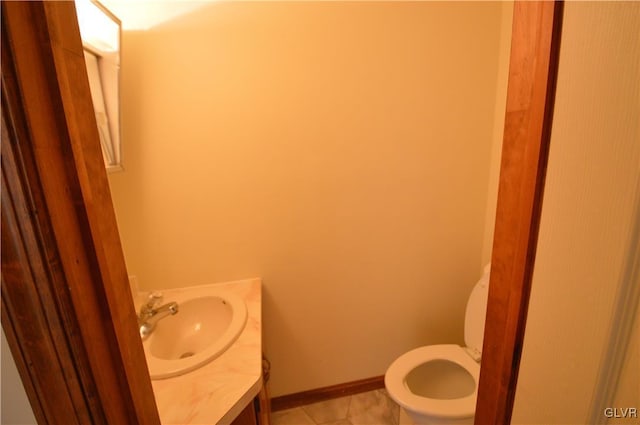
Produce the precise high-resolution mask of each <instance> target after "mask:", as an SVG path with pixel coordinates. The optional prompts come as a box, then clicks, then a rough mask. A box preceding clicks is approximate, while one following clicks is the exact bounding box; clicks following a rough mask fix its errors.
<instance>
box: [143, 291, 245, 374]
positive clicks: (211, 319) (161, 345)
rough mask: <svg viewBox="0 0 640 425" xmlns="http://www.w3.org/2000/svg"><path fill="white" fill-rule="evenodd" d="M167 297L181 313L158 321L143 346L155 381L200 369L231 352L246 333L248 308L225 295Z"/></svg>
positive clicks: (233, 297)
mask: <svg viewBox="0 0 640 425" xmlns="http://www.w3.org/2000/svg"><path fill="white" fill-rule="evenodd" d="M179 294H181V295H174V296H172V295H171V293H170V292H167V293H165V302H171V301H176V302H177V303H178V312H177V313H176V314H175V315H172V316H167V317H164V318H163V319H161V320H160V321H158V323H157V325H156V327H155V329H154V331H153V332H152V333H151V335H150V336H149V337H148V338H147V339H146V340H145V341H144V342H143V346H144V353H145V356H146V358H147V365H148V366H149V374H150V375H151V379H163V378H170V377H172V376H177V375H182V374H184V373H187V372H189V371H192V370H194V369H197V368H199V367H201V366H203V365H205V364H206V363H208V362H210V361H211V360H213V359H215V358H216V357H218V356H220V355H221V354H222V353H224V351H225V350H226V349H227V348H229V346H230V345H231V344H233V342H234V341H235V340H236V338H237V337H238V335H240V333H241V332H242V329H243V328H244V325H245V322H246V320H247V306H246V304H245V303H244V301H243V300H242V299H241V298H239V297H238V296H236V295H234V294H230V293H225V292H216V291H207V292H204V293H194V292H192V293H191V294H189V293H188V292H187V293H180V292H179Z"/></svg>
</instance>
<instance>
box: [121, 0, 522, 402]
mask: <svg viewBox="0 0 640 425" xmlns="http://www.w3.org/2000/svg"><path fill="white" fill-rule="evenodd" d="M503 9H504V10H505V13H510V9H509V7H506V6H505V5H503V4H500V3H486V2H472V3H457V2H453V3H435V2H406V3H404V2H403V3H384V2H371V3H367V2H345V3H340V2H285V3H275V2H257V3H249V2H213V3H207V4H203V6H202V7H200V8H199V9H197V11H196V12H195V13H191V14H186V15H183V16H181V17H179V18H177V19H174V20H172V21H168V22H165V23H163V24H160V25H158V26H155V27H153V28H150V29H148V30H146V31H126V32H125V33H124V40H123V59H122V64H123V65H122V85H123V87H122V128H123V132H124V133H123V141H124V152H123V156H124V167H125V171H124V172H122V173H116V174H111V175H110V182H111V187H112V192H113V198H114V203H115V207H116V212H117V216H118V223H119V226H120V232H121V235H122V240H123V245H124V250H125V255H126V259H127V266H128V268H129V271H130V273H131V274H133V275H136V276H137V278H138V281H139V285H140V287H141V288H143V289H145V288H146V289H150V288H169V287H176V286H184V285H193V284H201V283H211V282H220V281H228V280H233V279H239V278H246V277H254V276H260V277H262V278H263V280H264V292H263V294H264V310H263V311H264V315H263V320H264V341H265V347H264V349H265V351H266V354H267V355H268V357H269V358H270V359H271V361H272V365H273V372H272V382H271V390H272V395H274V396H277V395H282V394H288V393H293V392H297V391H302V390H306V389H310V388H318V387H322V386H326V385H331V384H337V383H342V382H348V381H352V380H356V379H361V378H367V377H371V376H376V375H381V374H383V373H384V372H385V370H386V368H387V367H388V365H389V364H390V363H391V361H392V360H393V359H395V358H396V357H397V356H398V355H400V354H401V353H402V352H404V351H406V350H408V349H410V348H413V347H416V346H419V345H423V344H434V343H444V342H452V343H462V327H463V315H464V308H465V303H466V300H467V295H468V293H469V291H470V290H471V287H472V286H473V284H474V283H475V282H476V280H477V279H478V277H479V275H480V272H481V263H482V262H483V243H484V238H485V236H486V235H485V221H486V220H487V218H486V216H485V214H486V212H487V197H488V194H489V189H488V188H489V172H490V170H489V168H490V165H491V162H492V161H491V155H492V143H493V142H494V141H495V140H494V139H495V134H496V132H495V131H494V126H496V125H499V127H500V131H499V133H501V126H502V125H501V123H499V121H500V120H496V119H495V115H494V114H495V113H496V110H499V111H498V112H499V113H500V114H502V111H503V110H504V108H503V107H502V108H499V107H496V93H497V92H498V91H499V90H498V88H499V87H501V86H504V75H503V74H504V71H502V72H501V74H500V75H503V77H502V81H501V85H498V78H497V76H498V75H499V70H501V69H502V70H504V66H502V67H501V66H500V65H499V61H500V59H502V60H503V61H504V60H506V58H507V55H506V54H505V53H504V51H505V49H508V43H504V42H502V43H501V40H500V36H501V31H502V27H501V24H502V17H501V16H502V12H503ZM125 25H126V22H125ZM501 48H502V54H501V52H500V49H501ZM497 123H499V124H497ZM494 156H495V154H494ZM494 166H497V164H496V165H494ZM494 196H495V195H494ZM493 202H495V199H494V200H493ZM490 221H491V225H492V224H493V220H490ZM485 245H486V243H485Z"/></svg>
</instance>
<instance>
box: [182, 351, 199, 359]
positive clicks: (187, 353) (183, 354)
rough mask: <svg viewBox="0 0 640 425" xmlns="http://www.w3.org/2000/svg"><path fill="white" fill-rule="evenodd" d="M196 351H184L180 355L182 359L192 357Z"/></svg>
mask: <svg viewBox="0 0 640 425" xmlns="http://www.w3.org/2000/svg"><path fill="white" fill-rule="evenodd" d="M194 354H195V353H192V352H191V351H187V352H186V353H182V355H181V356H180V358H181V359H186V358H187V357H191V356H193V355H194Z"/></svg>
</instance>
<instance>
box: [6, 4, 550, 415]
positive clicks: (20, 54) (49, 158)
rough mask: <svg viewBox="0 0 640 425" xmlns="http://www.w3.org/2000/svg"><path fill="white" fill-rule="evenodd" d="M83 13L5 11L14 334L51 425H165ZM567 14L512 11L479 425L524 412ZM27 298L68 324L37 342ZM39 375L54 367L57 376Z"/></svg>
mask: <svg viewBox="0 0 640 425" xmlns="http://www.w3.org/2000/svg"><path fill="white" fill-rule="evenodd" d="M73 9H74V6H73V3H72V2H36V1H34V2H2V31H3V32H2V44H3V45H2V50H3V51H2V92H3V100H2V101H3V105H2V106H3V139H4V134H5V133H7V134H8V138H9V141H8V143H10V145H9V147H10V148H11V149H5V147H4V145H5V141H4V140H3V152H2V173H3V175H2V177H3V185H5V186H3V192H2V196H3V200H2V214H3V216H2V225H3V232H2V268H3V273H2V295H3V302H2V319H3V320H2V322H3V323H2V325H3V328H4V329H5V333H6V334H7V339H8V342H9V345H10V347H11V350H12V353H13V355H14V357H15V358H16V363H17V364H18V367H19V372H20V374H21V378H22V379H23V381H24V382H25V387H26V390H27V393H28V395H29V398H30V401H31V403H32V406H33V407H34V411H35V412H34V413H35V415H36V417H37V419H38V421H39V422H40V423H87V422H93V423H105V422H107V423H145V424H147V423H148V424H158V423H159V419H158V414H157V408H156V405H155V400H154V397H153V391H152V387H151V382H150V380H149V375H148V373H147V371H146V361H145V359H144V353H143V351H142V346H141V344H140V341H139V338H138V335H137V333H136V332H135V311H134V310H133V305H132V302H131V298H130V296H129V288H128V283H127V273H126V268H125V264H124V258H123V254H122V248H121V245H120V239H119V235H118V231H117V225H116V221H115V214H114V211H113V206H112V204H111V195H110V192H109V187H108V183H107V178H106V173H105V170H104V166H103V163H102V155H101V152H100V147H99V140H98V134H97V127H96V123H95V116H94V114H93V109H92V105H91V98H90V93H89V87H88V82H87V77H86V73H85V71H84V59H83V58H82V45H81V42H80V36H79V31H78V28H77V24H76V21H75V16H74V12H73ZM560 15H561V6H559V5H558V4H556V3H551V2H522V3H521V2H516V4H515V6H514V25H513V42H512V52H511V70H510V74H509V88H508V94H507V115H506V121H505V139H504V148H503V158H502V163H501V172H500V174H501V177H500V186H499V194H498V208H497V217H496V231H495V237H494V250H493V257H492V275H491V284H490V285H491V286H490V294H489V308H488V311H487V327H486V330H485V348H484V356H483V360H482V372H481V377H480V386H479V394H478V407H477V412H476V423H479V424H480V423H481V424H506V423H509V420H510V416H511V409H512V407H513V396H514V394H515V385H516V381H517V369H518V362H519V358H520V351H521V348H522V338H523V332H524V324H525V318H526V311H527V302H528V295H529V287H530V283H531V273H532V270H533V259H534V256H535V243H536V238H537V229H538V221H539V213H540V205H541V198H542V188H543V186H544V171H545V166H546V153H547V148H548V143H549V140H548V136H549V129H550V123H551V115H552V114H551V112H552V111H551V109H552V105H553V82H554V77H555V72H554V69H555V64H556V57H557V46H558V36H559V28H560V25H559V24H560ZM13 71H15V72H13ZM5 117H7V120H6V121H7V122H5ZM5 152H7V153H6V155H7V157H6V159H7V160H9V159H12V160H13V161H14V163H15V164H16V165H15V169H16V171H15V172H11V171H10V169H11V167H10V166H9V165H8V164H9V163H6V161H5ZM5 163H6V164H7V166H5ZM21 194H22V195H21ZM21 196H22V198H21ZM6 197H9V198H10V199H11V202H9V200H7V201H6V202H5V199H6ZM10 214H13V215H10ZM10 217H14V220H13V221H11V220H10ZM5 229H6V231H5ZM25 229H26V230H25ZM29 229H30V230H29ZM29 232H31V233H29ZM29 234H31V235H33V236H32V237H27V236H28V235H29ZM5 236H6V237H5ZM34 239H35V240H34ZM7 248H10V249H7ZM27 248H28V250H27ZM20 250H22V252H26V253H28V254H29V255H18V254H16V253H19V252H21V251H20ZM11 253H14V254H11ZM10 254H11V255H10ZM38 267H40V269H38ZM34 270H35V271H34ZM29 273H31V275H29ZM25 276H26V277H25ZM29 279H31V280H29ZM24 282H27V284H24ZM47 291H49V292H47ZM47 294H50V295H47ZM25 297H31V298H30V299H31V301H32V302H33V303H35V304H34V305H38V304H39V305H41V309H42V311H41V312H42V313H43V314H49V315H53V316H51V317H52V318H53V319H56V318H57V319H56V320H48V321H44V323H43V321H42V320H35V321H32V322H31V321H29V326H31V327H32V328H33V327H35V329H31V331H32V332H36V334H33V333H31V334H30V333H29V332H27V330H26V329H25V323H26V321H25V320H24V316H21V311H20V307H19V306H20V305H25V301H24V298H25ZM20 303H22V304H20ZM22 314H24V312H22ZM47 362H48V363H47ZM36 363H38V364H49V365H50V368H49V369H51V371H50V372H51V376H49V375H47V374H46V373H45V372H46V371H45V372H43V373H45V374H44V375H42V374H41V373H40V370H38V369H37V368H36V366H35V365H36ZM48 379H50V380H48ZM56 379H57V380H58V381H57V382H62V383H64V388H66V389H67V391H65V394H66V395H63V397H66V401H64V400H63V401H61V402H60V403H49V404H48V405H47V404H46V403H44V401H43V399H42V397H41V396H39V395H38V386H39V385H41V384H43V383H45V382H56V381H55V380H56ZM70 404H71V405H74V406H75V407H74V409H69V405H70ZM65 406H66V407H65ZM70 410H74V411H75V412H76V413H75V416H73V417H71V416H69V418H66V416H65V415H69V413H68V412H69V411H70ZM59 418H64V419H65V420H64V421H63V422H60V421H59ZM88 418H90V419H88Z"/></svg>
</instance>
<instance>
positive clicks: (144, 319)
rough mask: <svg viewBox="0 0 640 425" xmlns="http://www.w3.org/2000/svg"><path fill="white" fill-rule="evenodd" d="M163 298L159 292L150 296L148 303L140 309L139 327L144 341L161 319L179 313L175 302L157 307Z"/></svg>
mask: <svg viewBox="0 0 640 425" xmlns="http://www.w3.org/2000/svg"><path fill="white" fill-rule="evenodd" d="M162 299H163V296H162V294H160V293H158V292H152V293H151V294H149V298H148V299H147V302H146V303H145V304H144V305H143V306H142V307H140V313H139V314H138V326H139V327H140V337H141V338H142V340H143V341H144V340H145V339H147V338H148V337H149V335H151V332H153V330H154V329H155V328H156V324H157V323H158V321H160V319H163V318H165V317H167V316H168V315H170V314H171V315H174V314H176V313H177V312H178V303H177V302H175V301H173V302H170V303H166V304H163V305H161V306H158V307H156V306H157V305H158V304H160V303H161V302H162Z"/></svg>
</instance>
